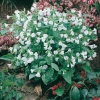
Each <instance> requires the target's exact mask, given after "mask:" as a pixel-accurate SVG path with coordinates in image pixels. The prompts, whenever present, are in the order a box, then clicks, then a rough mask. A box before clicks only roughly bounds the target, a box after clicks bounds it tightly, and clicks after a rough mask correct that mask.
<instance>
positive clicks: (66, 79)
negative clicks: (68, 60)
mask: <svg viewBox="0 0 100 100" xmlns="http://www.w3.org/2000/svg"><path fill="white" fill-rule="evenodd" d="M71 77H72V74H71V72H70V71H66V72H64V74H63V78H64V79H65V81H66V82H68V83H69V84H71V83H72V81H71Z"/></svg>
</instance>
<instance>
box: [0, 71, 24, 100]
mask: <svg viewBox="0 0 100 100" xmlns="http://www.w3.org/2000/svg"><path fill="white" fill-rule="evenodd" d="M23 84H24V81H23V80H22V79H18V78H16V77H15V76H12V75H10V74H7V75H6V74H4V73H3V72H0V100H12V99H14V100H20V99H21V98H22V97H23V96H22V94H21V93H20V92H19V91H18V88H19V87H22V86H23Z"/></svg>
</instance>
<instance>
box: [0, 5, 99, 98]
mask: <svg viewBox="0 0 100 100" xmlns="http://www.w3.org/2000/svg"><path fill="white" fill-rule="evenodd" d="M35 7H36V5H35V4H34V6H33V7H32V8H31V11H28V12H27V14H26V13H25V11H22V12H20V11H18V10H17V11H15V14H14V15H13V16H10V17H12V18H13V20H14V21H13V23H12V24H11V25H9V30H8V31H9V32H13V33H14V36H15V37H16V38H18V39H19V40H18V42H19V44H15V45H14V46H13V47H10V48H9V50H10V53H11V54H12V56H13V57H12V59H11V61H12V65H13V66H14V68H15V69H17V68H20V67H24V68H25V73H26V75H27V76H28V77H29V79H30V80H34V81H37V80H42V81H43V83H44V84H45V85H48V84H50V83H52V82H54V81H56V80H57V79H59V78H60V79H63V81H64V83H67V84H68V85H67V87H66V85H64V84H62V85H61V86H59V88H58V86H56V88H55V89H52V92H53V93H52V94H54V95H55V94H57V95H58V96H62V95H63V93H64V91H65V92H66V91H69V89H70V91H71V92H72V93H71V94H73V95H74V96H76V94H77V95H78V94H79V96H78V97H77V98H76V99H71V100H80V92H79V89H78V88H80V89H81V87H82V85H83V84H84V81H85V78H86V77H88V79H93V78H96V74H95V73H94V72H92V69H91V67H90V64H89V62H88V60H92V59H93V58H94V57H96V52H94V48H96V47H97V46H96V45H94V44H93V45H89V44H88V43H89V40H93V39H95V37H96V34H97V30H96V29H93V30H91V29H90V28H89V27H88V26H85V25H84V21H85V20H84V19H83V16H82V14H81V12H78V11H76V10H75V9H72V10H71V11H68V10H67V13H64V12H63V13H60V12H58V11H56V10H54V9H50V8H45V9H44V10H38V9H36V8H35ZM10 56H11V55H10ZM5 57H6V58H7V55H6V56H5ZM2 58H4V56H3V57H1V58H0V59H2ZM8 58H9V55H8ZM10 58H11V57H10ZM82 69H84V71H82V72H81V73H80V71H81V70H82ZM80 81H81V82H80ZM64 87H66V89H65V90H64V89H63V88H64ZM71 87H72V88H71ZM67 89H68V90H67ZM53 90H55V92H54V91H53ZM59 91H60V93H59ZM75 93H76V94H75ZM71 94H70V92H69V94H68V100H69V98H74V97H73V95H71Z"/></svg>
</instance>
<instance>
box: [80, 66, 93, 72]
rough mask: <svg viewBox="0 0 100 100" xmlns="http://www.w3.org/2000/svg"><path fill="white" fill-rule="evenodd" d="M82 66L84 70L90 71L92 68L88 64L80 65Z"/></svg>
mask: <svg viewBox="0 0 100 100" xmlns="http://www.w3.org/2000/svg"><path fill="white" fill-rule="evenodd" d="M82 68H83V69H84V70H85V71H86V72H91V71H92V69H91V67H90V66H82Z"/></svg>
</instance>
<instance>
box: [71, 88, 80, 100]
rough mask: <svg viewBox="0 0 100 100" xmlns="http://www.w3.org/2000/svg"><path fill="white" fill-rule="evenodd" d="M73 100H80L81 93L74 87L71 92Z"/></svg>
mask: <svg viewBox="0 0 100 100" xmlns="http://www.w3.org/2000/svg"><path fill="white" fill-rule="evenodd" d="M70 96H71V97H70V98H71V100H80V91H79V89H78V88H77V87H74V88H73V89H72V90H71V95H70Z"/></svg>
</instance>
